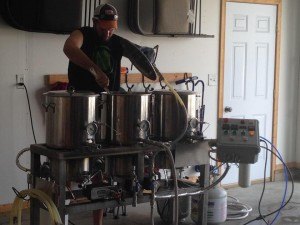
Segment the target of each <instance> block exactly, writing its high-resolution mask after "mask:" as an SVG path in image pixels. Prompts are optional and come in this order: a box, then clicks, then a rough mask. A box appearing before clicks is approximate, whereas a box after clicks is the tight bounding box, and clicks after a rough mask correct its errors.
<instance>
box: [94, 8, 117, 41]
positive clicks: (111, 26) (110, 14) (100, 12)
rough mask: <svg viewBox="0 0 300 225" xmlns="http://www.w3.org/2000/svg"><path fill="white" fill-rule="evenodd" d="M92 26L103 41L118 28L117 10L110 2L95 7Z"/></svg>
mask: <svg viewBox="0 0 300 225" xmlns="http://www.w3.org/2000/svg"><path fill="white" fill-rule="evenodd" d="M93 22H94V27H95V29H96V31H97V33H98V35H99V36H100V37H101V39H102V40H103V41H108V40H109V39H110V37H111V36H112V34H113V32H114V31H115V29H117V28H118V12H117V10H116V8H115V7H113V6H112V5H110V4H101V5H99V6H97V7H96V8H95V11H94V17H93Z"/></svg>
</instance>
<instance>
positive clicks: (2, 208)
mask: <svg viewBox="0 0 300 225" xmlns="http://www.w3.org/2000/svg"><path fill="white" fill-rule="evenodd" d="M29 205H30V204H29V202H24V205H23V209H27V208H29ZM11 209H12V204H4V205H0V213H1V214H9V213H10V212H11Z"/></svg>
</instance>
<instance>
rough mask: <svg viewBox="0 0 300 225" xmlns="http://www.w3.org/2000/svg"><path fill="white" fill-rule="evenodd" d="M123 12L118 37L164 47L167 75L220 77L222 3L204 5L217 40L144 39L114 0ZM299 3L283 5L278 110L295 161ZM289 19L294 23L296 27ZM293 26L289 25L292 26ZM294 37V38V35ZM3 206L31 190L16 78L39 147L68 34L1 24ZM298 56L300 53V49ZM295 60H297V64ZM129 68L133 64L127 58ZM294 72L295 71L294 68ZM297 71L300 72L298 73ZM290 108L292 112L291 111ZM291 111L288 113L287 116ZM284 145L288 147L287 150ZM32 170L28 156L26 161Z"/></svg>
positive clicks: (210, 107)
mask: <svg viewBox="0 0 300 225" xmlns="http://www.w3.org/2000/svg"><path fill="white" fill-rule="evenodd" d="M109 2H110V3H112V4H114V5H115V6H116V7H117V8H118V10H119V13H120V23H119V30H118V32H117V33H118V34H119V35H121V36H123V37H125V38H127V39H129V40H131V41H133V42H135V43H137V44H140V45H146V46H155V45H156V44H159V46H160V48H159V49H160V51H159V56H158V59H157V65H158V68H159V69H160V70H161V71H162V72H192V73H193V75H197V76H199V78H200V79H203V80H204V81H205V82H207V74H209V73H210V74H218V48H219V24H220V23H219V21H220V0H204V1H203V11H202V13H203V15H202V16H203V17H202V29H203V32H204V33H207V34H213V35H215V38H213V39H202V38H201V39H198V38H194V39H192V38H167V37H144V36H140V35H136V34H133V33H132V32H130V31H129V30H128V27H127V24H126V21H127V12H126V11H127V10H126V9H127V1H126V0H111V1H109ZM295 5H297V6H298V5H299V4H298V3H297V0H285V1H284V14H283V19H284V24H283V25H284V28H283V30H284V32H283V33H286V34H283V39H282V41H283V43H285V42H286V41H288V42H289V43H288V44H289V45H288V46H286V45H285V44H283V51H282V64H286V65H285V66H284V65H282V66H281V72H282V74H284V75H282V76H281V80H280V81H281V86H280V105H279V106H280V112H279V119H280V120H279V133H278V139H279V141H278V143H279V147H280V148H281V149H282V150H283V151H284V156H285V158H286V159H288V160H289V161H293V160H294V158H295V144H296V143H295V133H296V125H295V123H294V121H295V120H296V113H295V109H296V108H297V107H296V101H297V82H296V81H297V78H298V70H297V69H298V67H297V66H298V59H297V60H293V61H291V60H290V59H291V58H293V56H294V55H293V54H292V53H291V50H293V49H295V48H296V43H295V40H296V39H295V38H296V37H297V36H296V37H295V35H296V33H295V32H294V31H293V30H294V27H295V26H296V24H295V23H296V18H297V15H296V14H295V13H294V14H293V13H291V11H293V10H295V8H294V6H295ZM289 21H293V24H294V25H291V23H290V22H289ZM287 25H288V26H287ZM291 32H292V37H293V39H292V40H291V38H292V37H291V36H290V34H291ZM0 34H1V35H0V68H1V70H0V81H1V82H0V87H1V88H0V105H1V110H0V127H1V131H0V143H1V145H0V152H1V157H0V171H1V175H0V184H1V185H0V193H1V194H0V204H5V203H10V202H12V200H13V198H14V194H13V192H12V191H11V187H12V186H14V187H16V188H17V189H19V190H21V189H25V188H26V176H25V173H23V172H21V171H19V170H18V169H17V167H16V166H15V156H16V154H17V153H18V151H19V150H21V149H22V148H24V147H28V146H29V145H30V144H32V143H33V138H32V133H31V127H30V120H29V113H28V108H27V102H26V97H25V91H24V90H23V89H16V87H15V75H16V74H21V73H23V74H25V82H26V85H27V88H28V91H29V97H30V100H31V106H32V111H33V112H32V113H33V121H34V127H35V131H36V136H37V141H38V143H43V142H45V124H44V115H43V109H42V108H41V94H42V93H43V91H44V90H45V89H44V86H45V84H44V75H45V74H49V73H66V72H67V64H68V60H67V58H66V57H65V56H64V54H63V52H62V46H63V43H64V41H65V40H66V38H67V36H66V35H54V34H40V33H27V32H23V31H19V30H15V29H14V28H11V27H8V26H7V25H6V24H5V23H4V22H3V20H2V19H1V20H0ZM292 41H294V42H292ZM298 52H299V51H298ZM295 61H296V62H295ZM122 64H123V65H124V66H128V67H129V66H130V63H129V62H128V60H123V63H122ZM296 64H297V66H296ZM290 68H294V69H292V70H291V69H290ZM296 68H297V69H296ZM217 91H218V90H217V87H216V86H212V87H207V88H206V98H205V104H206V121H208V122H209V123H210V124H211V126H210V127H209V129H208V130H207V134H206V135H207V137H208V138H214V137H215V135H216V131H215V129H216V118H217ZM286 109H287V110H286ZM286 111H287V113H286ZM283 146H285V148H283ZM21 161H22V162H23V164H24V165H27V166H28V167H29V155H27V157H24V159H22V160H21ZM299 161H300V160H299Z"/></svg>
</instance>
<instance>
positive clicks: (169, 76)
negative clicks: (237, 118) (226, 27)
mask: <svg viewBox="0 0 300 225" xmlns="http://www.w3.org/2000/svg"><path fill="white" fill-rule="evenodd" d="M162 75H163V76H164V78H165V79H166V80H167V81H168V82H175V81H177V80H181V79H184V78H187V77H191V76H192V73H163V74H162ZM56 82H63V83H68V82H69V80H68V75H67V74H49V75H46V76H45V83H46V85H53V84H55V83H56ZM120 82H121V84H123V83H125V74H124V73H122V74H121V81H120ZM156 82H159V79H158V78H157V79H156V80H154V81H153V80H150V79H148V78H145V83H156ZM128 83H142V75H141V74H140V73H129V74H128Z"/></svg>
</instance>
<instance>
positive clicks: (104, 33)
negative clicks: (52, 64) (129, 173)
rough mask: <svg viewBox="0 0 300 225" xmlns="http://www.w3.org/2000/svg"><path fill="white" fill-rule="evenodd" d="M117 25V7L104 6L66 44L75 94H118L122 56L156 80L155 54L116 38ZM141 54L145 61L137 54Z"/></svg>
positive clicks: (97, 217) (98, 216) (98, 214)
mask: <svg viewBox="0 0 300 225" xmlns="http://www.w3.org/2000/svg"><path fill="white" fill-rule="evenodd" d="M117 21H118V13H117V10H116V9H115V7H113V6H112V5H110V4H101V5H99V6H98V7H97V8H96V9H95V11H94V17H93V27H82V28H80V29H78V30H75V31H74V32H72V33H71V35H70V36H69V38H68V39H67V40H66V42H65V45H64V53H65V54H66V56H67V57H68V58H69V59H70V62H69V68H68V78H69V86H72V87H74V88H75V90H76V91H93V92H95V93H100V92H102V91H104V90H105V91H106V90H110V91H119V90H120V68H121V58H122V56H125V57H127V58H129V59H130V60H131V62H132V63H133V64H134V65H135V66H136V67H137V68H138V69H139V70H140V71H141V72H142V73H143V74H147V75H148V74H149V76H152V79H153V78H154V79H155V77H156V73H155V71H154V69H153V67H152V65H150V64H149V63H147V62H145V61H148V60H149V61H150V62H151V63H153V62H154V59H155V52H154V50H153V49H152V48H148V47H140V46H138V45H134V44H133V43H131V42H129V41H128V40H126V39H124V38H122V37H119V36H117V35H115V34H113V33H114V31H115V30H116V29H117V27H118V24H117ZM137 49H138V50H137ZM140 50H141V51H142V52H143V53H144V56H145V57H143V56H141V55H140V53H138V52H139V51H140ZM146 57H147V58H148V59H147V58H146ZM102 219H103V210H102V209H100V210H97V211H94V225H102Z"/></svg>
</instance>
